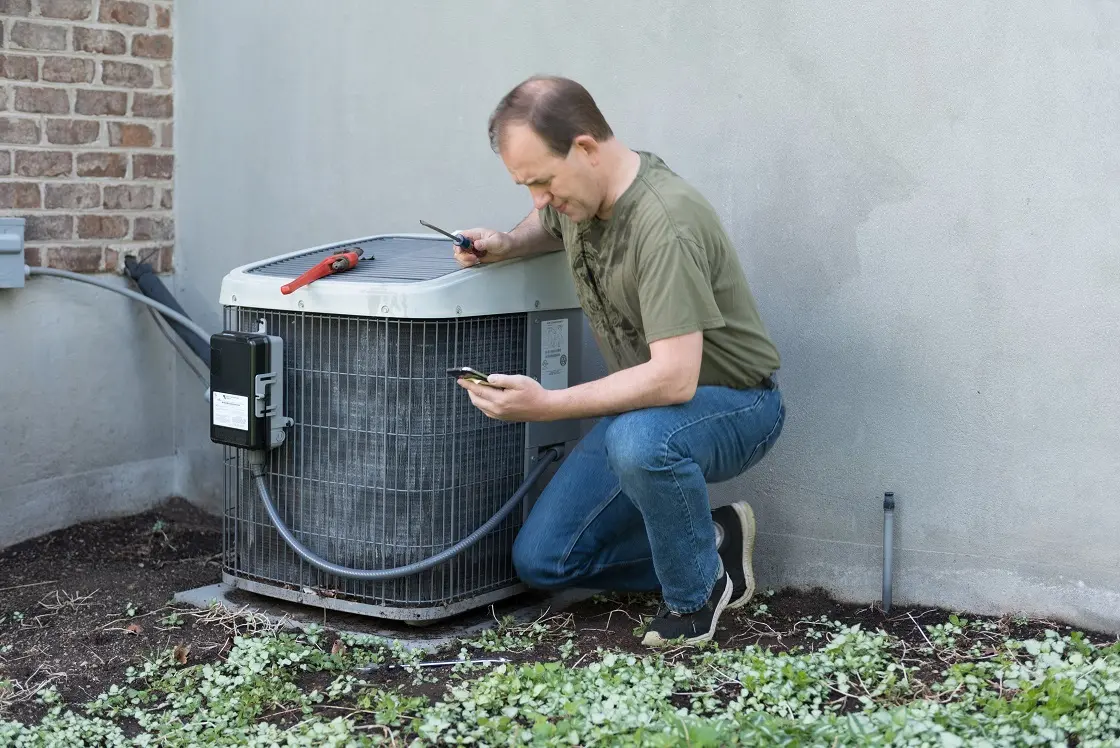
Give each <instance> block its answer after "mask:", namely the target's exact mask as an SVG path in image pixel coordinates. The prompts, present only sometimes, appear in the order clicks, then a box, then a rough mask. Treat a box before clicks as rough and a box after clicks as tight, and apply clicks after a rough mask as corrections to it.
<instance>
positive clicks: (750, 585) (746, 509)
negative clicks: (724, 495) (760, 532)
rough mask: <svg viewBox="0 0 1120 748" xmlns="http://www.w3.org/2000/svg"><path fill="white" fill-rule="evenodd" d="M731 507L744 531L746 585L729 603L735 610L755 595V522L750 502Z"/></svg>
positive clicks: (728, 605)
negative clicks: (753, 560)
mask: <svg viewBox="0 0 1120 748" xmlns="http://www.w3.org/2000/svg"><path fill="white" fill-rule="evenodd" d="M731 509H732V510H734V512H735V516H736V517H738V518H739V527H740V528H742V531H743V585H744V587H745V589H744V592H743V594H742V595H740V596H739V597H737V598H736V599H735V601H734V602H730V603H728V604H727V607H728V608H730V609H731V610H734V609H735V608H741V607H743V606H744V605H746V604H747V603H749V602H750V601H751V598H752V597H754V586H755V585H754V564H753V563H752V561H751V559H752V558H753V556H754V531H755V524H754V510H752V509H751V506H750V504H746V503H735V504H732V505H731Z"/></svg>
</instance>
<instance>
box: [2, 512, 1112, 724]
mask: <svg viewBox="0 0 1120 748" xmlns="http://www.w3.org/2000/svg"><path fill="white" fill-rule="evenodd" d="M220 550H221V520H220V519H219V518H217V517H214V516H212V515H209V514H206V513H204V512H202V511H200V510H198V509H197V508H195V507H193V506H192V505H190V504H188V503H187V502H185V501H183V500H181V499H174V500H171V501H169V502H167V503H166V504H164V505H162V506H160V507H159V508H157V509H155V510H153V511H150V512H145V513H143V514H139V515H134V516H130V517H125V518H121V519H115V520H110V521H102V522H92V523H86V524H83V525H78V526H74V527H70V528H67V529H65V530H60V531H58V532H54V533H51V534H49V535H46V536H43V537H40V538H36V539H34V540H30V541H27V542H25V543H22V544H20V545H18V546H15V547H12V548H9V549H7V550H5V551H3V552H0V681H3V680H4V679H10V680H13V681H16V682H21V683H39V682H43V681H46V680H49V681H51V682H52V683H54V685H55V686H56V687H57V688H58V690H59V693H60V694H61V695H62V696H63V698H64V700H65V701H66V702H67V703H70V704H80V703H84V702H86V701H89V700H92V699H94V698H96V697H97V696H98V695H99V694H100V693H102V692H103V691H105V690H106V689H107V688H108V687H109V686H110V685H111V684H113V683H117V684H121V683H123V682H124V673H125V670H126V669H127V668H128V667H129V666H130V665H136V664H137V663H139V662H141V661H142V659H143V658H144V657H146V656H151V655H154V654H155V653H157V652H160V651H166V650H167V649H169V648H172V647H183V648H184V650H183V651H189V652H190V660H191V662H192V664H193V663H199V662H205V661H208V660H213V659H217V658H219V657H221V656H222V655H223V653H224V652H225V651H226V650H227V649H228V648H229V646H230V644H231V631H230V628H229V626H228V625H223V624H222V623H219V622H207V621H205V620H199V617H198V616H192V615H183V616H181V620H171V621H168V620H167V618H166V617H167V616H168V615H169V614H171V613H173V612H174V610H172V609H171V608H169V606H172V603H171V598H172V596H173V595H174V594H175V593H176V592H179V591H182V590H187V589H191V588H195V587H200V586H204V585H208V584H213V583H215V582H218V581H220V576H221V568H220V565H219V554H220ZM756 602H757V603H760V604H765V605H766V606H767V609H768V610H767V611H766V613H767V614H766V615H752V608H753V606H747V607H746V608H744V609H741V610H738V611H728V612H727V613H726V614H725V615H724V617H723V619H722V620H721V626H720V629H719V631H718V635H717V641H718V643H719V644H720V645H721V646H724V647H726V646H745V645H748V644H759V645H763V646H767V647H769V648H771V649H772V650H779V649H789V648H792V647H795V646H799V645H803V646H814V644H815V643H814V641H811V640H809V639H808V638H806V637H805V633H806V632H807V631H809V630H810V628H811V627H810V626H807V625H805V624H800V625H799V622H800V621H802V620H803V619H818V618H819V617H820V616H827V617H828V618H829V619H832V620H837V621H843V622H845V623H849V624H853V623H860V624H862V625H863V627H864V628H865V629H871V630H874V629H877V628H882V629H884V630H886V631H887V632H889V633H891V634H894V635H895V636H898V637H900V638H901V639H902V640H903V641H905V642H906V643H907V644H908V645H914V646H916V647H917V646H922V645H924V644H926V643H927V640H926V635H925V633H924V632H923V631H922V627H923V626H926V625H929V624H933V623H942V622H945V621H946V620H948V616H949V612H948V611H943V610H937V609H930V608H899V607H896V608H894V609H893V610H892V611H891V613H890V615H889V616H886V615H884V614H883V613H882V611H881V610H879V609H877V607H875V606H867V605H863V606H858V605H845V604H841V603H838V602H836V601H835V600H833V599H831V598H830V597H829V596H828V595H827V594H826V593H824V592H822V591H820V590H811V591H782V592H779V593H777V594H775V595H773V596H772V597H768V598H766V597H762V596H759V597H756ZM180 610H182V608H180ZM654 610H655V600H654V598H653V596H651V595H613V596H612V595H605V596H600V597H599V598H597V599H593V600H587V601H584V602H582V603H578V604H576V605H574V606H572V607H569V608H568V609H566V610H564V611H562V612H561V613H562V614H563V615H565V616H568V615H570V616H571V618H570V625H571V626H572V627H574V629H575V630H576V631H577V632H578V637H577V643H578V648H579V651H580V652H584V653H590V652H594V650H595V648H596V647H603V648H605V649H614V650H621V651H627V652H633V653H636V654H647V653H648V650H646V649H645V648H643V647H642V646H641V645H640V643H639V640H638V638H637V637H636V636H635V634H634V629H635V627H636V626H638V625H639V622H640V616H641V615H642V614H644V615H651V614H652V613H653V612H654ZM1000 624H1001V628H1002V629H1003V630H1004V631H1005V632H1006V633H1007V635H1009V636H1013V637H1022V638H1026V637H1031V636H1039V635H1041V633H1042V632H1043V631H1044V630H1045V629H1046V628H1053V629H1054V630H1057V631H1058V632H1059V633H1063V634H1064V633H1068V632H1069V631H1070V628H1069V627H1066V626H1061V625H1058V624H1056V623H1052V622H1044V621H1030V622H1026V623H1016V622H1015V619H1012V618H1010V617H1008V618H1004V619H1001V621H1000ZM1087 633H1089V632H1087ZM1089 635H1090V638H1091V639H1094V640H1097V641H1101V642H1108V641H1115V637H1110V636H1107V635H1103V634H1091V633H1090V634H1089ZM558 644H559V642H547V641H546V642H542V643H541V644H540V645H538V646H536V647H534V648H533V649H532V650H530V651H526V652H511V653H505V654H503V653H496V654H490V653H482V652H479V653H477V654H476V655H475V656H477V657H497V656H505V657H507V658H508V659H510V660H511V661H513V662H536V661H549V660H553V659H556V658H557V645H558ZM188 647H189V650H187V649H185V648H188ZM450 655H451V657H453V656H454V653H450ZM441 659H444V658H441ZM384 676H385V679H386V681H387V682H386V685H389V684H391V683H392V682H394V681H400V682H401V683H402V685H403V684H404V682H405V681H406V680H407V679H408V678H409V676H407V675H406V674H405V673H403V672H401V671H399V670H396V671H393V670H388V671H385V673H384ZM930 676H931V678H933V679H936V677H937V676H936V673H935V672H933V671H931V672H930ZM309 677H320V678H321V677H324V676H322V675H316V676H310V675H309ZM419 690H420V691H421V692H424V693H425V695H428V696H430V697H432V698H438V695H439V693H438V692H439V691H440V685H436V686H434V687H432V686H428V685H426V686H424V687H423V688H421V689H419ZM427 691H431V693H427ZM42 713H43V707H42V706H41V705H38V704H36V703H34V702H32V701H23V702H20V703H17V704H16V705H15V706H14V707H13V708H12V709H10V710H9V713H7V714H3V713H0V718H4V719H16V720H19V721H23V722H25V723H26V722H31V721H35V720H37V719H38V718H39V716H40V715H41V714H42Z"/></svg>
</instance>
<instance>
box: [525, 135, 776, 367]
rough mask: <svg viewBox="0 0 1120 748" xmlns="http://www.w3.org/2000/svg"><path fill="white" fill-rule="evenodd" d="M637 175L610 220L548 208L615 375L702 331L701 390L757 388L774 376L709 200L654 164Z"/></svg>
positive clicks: (770, 351) (648, 159)
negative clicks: (577, 217)
mask: <svg viewBox="0 0 1120 748" xmlns="http://www.w3.org/2000/svg"><path fill="white" fill-rule="evenodd" d="M639 155H640V156H641V167H640V168H639V170H638V175H637V177H635V179H634V181H633V183H632V184H631V185H630V186H629V187H628V188H627V189H626V191H625V192H623V194H622V196H621V197H620V198H619V199H618V201H617V202H616V203H615V206H614V210H613V211H612V214H611V217H610V218H609V219H607V220H605V221H604V220H601V219H599V218H597V217H592V218H590V219H588V220H586V221H581V222H580V223H578V224H577V223H575V222H573V221H572V220H571V219H569V218H568V217H567V216H565V215H562V214H560V213H557V212H556V210H554V209H553V208H552V207H551V206H546V207H545V208H544V209H543V210H541V211H540V218H541V223H542V224H543V226H544V228H545V230H546V231H548V232H549V233H550V234H552V236H554V237H556V238H557V239H562V240H563V242H564V249H565V251H566V253H567V255H568V260H569V263H570V265H571V269H572V275H573V277H574V280H575V287H576V292H577V294H578V296H579V300H580V305H581V306H582V308H583V311H584V314H586V315H587V319H588V322H589V324H590V327H591V330H592V332H593V333H594V335H595V338H596V342H597V343H598V346H599V349H600V351H601V352H602V354H603V357H604V359H606V363H607V367H608V369H609V370H610V371H611V372H612V373H613V372H615V371H618V370H620V369H627V368H630V367H632V366H637V365H638V364H642V363H645V362H646V361H649V359H650V352H649V344H650V343H651V342H654V341H656V340H659V339H662V338H669V337H673V336H676V335H684V334H686V333H690V332H696V331H697V330H702V331H703V332H704V353H703V359H702V361H701V364H700V381H699V384H701V385H722V386H725V387H734V388H737V389H746V388H750V387H753V386H756V385H757V384H758V383H759V382H760V381H761V380H762V379H763V378H764V377H766V376H768V375H769V374H772V373H773V372H774V371H776V370H777V369H778V366H779V363H780V360H779V356H778V351H777V349H776V348H775V347H774V344H773V342H771V340H770V338H769V336H768V335H767V333H766V329H765V327H764V326H763V324H762V320H761V319H760V317H759V314H758V309H757V308H756V306H755V301H754V297H753V295H752V294H751V290H750V287H749V285H748V284H747V279H746V276H745V275H744V273H743V269H742V266H741V265H740V264H739V257H738V255H736V253H735V249H734V247H732V245H731V240H730V238H729V237H728V236H727V232H726V231H724V229H723V226H722V224H721V223H720V220H719V218H718V216H717V215H716V212H715V210H714V209H713V208H712V206H711V205H710V204H709V203H708V201H707V200H705V199H704V197H703V196H702V195H701V194H700V193H699V192H698V191H696V190H695V189H693V188H692V187H691V186H689V184H688V183H687V182H685V181H684V179H682V178H681V177H680V176H678V175H677V174H675V173H674V172H673V171H672V170H671V169H669V167H668V166H666V165H665V162H664V161H662V160H661V159H660V158H659V157H658V156H656V155H654V154H651V153H645V152H639Z"/></svg>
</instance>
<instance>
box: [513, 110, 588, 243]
mask: <svg viewBox="0 0 1120 748" xmlns="http://www.w3.org/2000/svg"><path fill="white" fill-rule="evenodd" d="M587 141H590V143H588V142H587ZM501 157H502V162H503V163H505V165H506V169H508V170H509V173H510V174H511V175H512V176H513V179H514V181H515V182H517V183H518V184H523V185H525V186H526V187H528V188H529V193H530V194H531V195H532V196H533V205H534V206H535V207H536V208H537V210H540V209H541V208H543V207H545V206H546V205H551V206H552V207H553V208H555V209H556V210H557V211H558V212H560V213H563V214H564V215H566V216H567V217H568V218H570V219H571V220H573V221H577V222H578V221H583V220H585V219H587V218H590V217H591V216H593V215H594V214H595V213H597V212H598V211H599V207H600V205H601V204H602V202H603V196H602V192H601V190H600V189H599V186H598V180H597V179H596V174H595V166H596V165H597V164H598V161H599V159H598V149H597V147H596V144H595V143H594V140H592V139H591V138H580V139H577V141H576V143H575V144H573V146H572V149H571V150H570V151H569V152H568V155H567V156H564V157H560V156H557V155H556V154H555V153H553V152H552V151H550V150H549V149H548V146H547V145H545V142H544V141H543V140H541V138H540V136H539V135H537V134H536V133H535V132H533V130H532V128H530V127H529V126H528V125H523V124H511V125H509V126H507V128H506V132H505V138H504V141H503V143H502V148H501Z"/></svg>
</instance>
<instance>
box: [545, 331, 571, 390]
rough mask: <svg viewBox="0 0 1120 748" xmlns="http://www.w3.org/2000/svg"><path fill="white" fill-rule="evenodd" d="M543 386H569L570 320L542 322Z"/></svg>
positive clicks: (558, 388)
mask: <svg viewBox="0 0 1120 748" xmlns="http://www.w3.org/2000/svg"><path fill="white" fill-rule="evenodd" d="M541 386H542V387H544V388H545V389H546V390H562V389H564V388H565V387H567V386H568V320H567V319H548V320H544V321H543V322H541Z"/></svg>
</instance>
